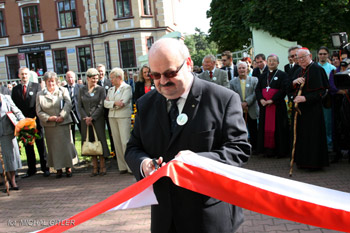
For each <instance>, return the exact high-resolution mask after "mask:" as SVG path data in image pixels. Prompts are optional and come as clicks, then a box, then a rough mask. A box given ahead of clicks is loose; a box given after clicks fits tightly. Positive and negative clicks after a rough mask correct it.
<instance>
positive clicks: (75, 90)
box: [64, 71, 83, 144]
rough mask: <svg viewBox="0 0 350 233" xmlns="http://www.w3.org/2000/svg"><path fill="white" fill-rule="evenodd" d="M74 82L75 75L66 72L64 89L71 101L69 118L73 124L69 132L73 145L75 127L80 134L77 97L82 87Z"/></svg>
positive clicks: (71, 72)
mask: <svg viewBox="0 0 350 233" xmlns="http://www.w3.org/2000/svg"><path fill="white" fill-rule="evenodd" d="M75 80H76V75H75V73H74V72H73V71H68V72H67V73H66V81H67V85H65V86H64V87H65V88H67V89H68V91H69V96H70V98H71V100H72V112H71V117H72V120H73V123H72V125H71V131H72V136H73V141H74V144H75V126H76V125H77V126H78V129H79V132H81V128H80V120H81V118H80V112H79V109H78V96H79V89H80V88H81V87H82V86H83V85H81V84H77V83H75Z"/></svg>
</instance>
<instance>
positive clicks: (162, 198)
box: [125, 75, 250, 233]
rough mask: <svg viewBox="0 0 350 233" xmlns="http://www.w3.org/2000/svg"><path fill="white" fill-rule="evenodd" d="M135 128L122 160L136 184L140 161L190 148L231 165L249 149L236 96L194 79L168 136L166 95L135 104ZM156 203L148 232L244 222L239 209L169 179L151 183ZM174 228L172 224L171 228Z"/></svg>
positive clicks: (225, 227)
mask: <svg viewBox="0 0 350 233" xmlns="http://www.w3.org/2000/svg"><path fill="white" fill-rule="evenodd" d="M136 105H137V109H138V110H137V116H136V120H135V126H134V130H133V132H132V134H131V138H130V140H129V143H128V145H127V149H126V152H125V159H126V162H127V163H128V165H129V167H130V168H131V170H132V171H133V174H134V175H135V176H136V178H137V180H140V179H141V178H142V176H141V173H140V165H141V162H142V161H143V160H144V159H146V158H158V157H159V156H162V157H163V158H164V161H165V162H169V161H170V160H172V159H173V158H174V156H175V155H176V154H177V153H178V152H179V151H182V150H191V151H193V152H196V153H198V154H199V155H200V156H203V157H207V158H210V159H213V160H216V161H219V162H222V163H226V164H230V165H233V166H240V165H242V164H243V163H245V162H246V161H247V160H248V154H249V153H250V145H249V144H248V142H247V131H246V126H245V123H244V119H243V117H242V108H241V101H240V99H239V96H238V94H236V93H235V92H233V91H231V90H229V89H227V88H224V87H221V86H218V85H215V84H213V83H210V82H207V81H204V80H201V79H199V78H198V77H197V76H196V75H195V77H194V82H193V86H192V88H191V90H190V92H189V95H188V97H187V100H186V103H185V106H184V108H183V111H182V113H185V114H186V115H187V116H188V121H187V123H186V124H185V125H183V126H179V125H178V126H177V127H176V129H175V132H174V133H173V135H172V136H171V135H170V125H169V120H168V113H167V103H166V99H165V97H163V96H162V95H161V94H159V93H158V92H157V91H156V90H153V91H151V92H150V93H148V94H147V95H144V96H143V97H141V98H140V99H139V100H138V102H137V104H136ZM204 182H205V181H204ZM153 187H154V192H155V194H156V197H157V200H158V202H159V205H155V206H152V223H151V231H152V232H153V233H154V232H156V233H157V232H170V231H169V229H170V228H172V229H174V228H176V232H191V233H192V232H215V233H217V232H234V231H235V230H236V229H237V228H238V227H239V225H240V223H241V222H242V221H243V214H242V211H241V209H240V208H238V207H235V206H232V205H230V204H228V203H225V202H221V201H219V200H217V199H214V198H211V197H207V196H204V195H201V194H198V193H195V192H192V191H189V190H186V189H183V188H179V187H177V186H175V185H174V184H173V183H172V182H171V181H170V179H169V178H162V179H160V180H159V181H157V182H156V183H155V184H154V185H153ZM174 225H175V226H174Z"/></svg>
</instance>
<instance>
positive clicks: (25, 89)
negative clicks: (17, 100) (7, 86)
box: [23, 85, 27, 100]
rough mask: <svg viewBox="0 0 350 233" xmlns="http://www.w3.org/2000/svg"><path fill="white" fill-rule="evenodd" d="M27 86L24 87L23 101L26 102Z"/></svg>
mask: <svg viewBox="0 0 350 233" xmlns="http://www.w3.org/2000/svg"><path fill="white" fill-rule="evenodd" d="M26 94H27V86H26V85H23V99H24V100H26Z"/></svg>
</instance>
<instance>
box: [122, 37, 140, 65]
mask: <svg viewBox="0 0 350 233" xmlns="http://www.w3.org/2000/svg"><path fill="white" fill-rule="evenodd" d="M119 51H120V57H121V63H122V64H121V66H122V68H132V67H136V59H135V47H134V39H130V40H120V41H119Z"/></svg>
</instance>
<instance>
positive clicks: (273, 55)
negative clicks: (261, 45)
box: [267, 54, 280, 62]
mask: <svg viewBox="0 0 350 233" xmlns="http://www.w3.org/2000/svg"><path fill="white" fill-rule="evenodd" d="M269 57H275V58H276V59H277V62H280V59H279V58H278V56H277V55H276V54H270V55H269V56H268V57H267V60H269Z"/></svg>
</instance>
